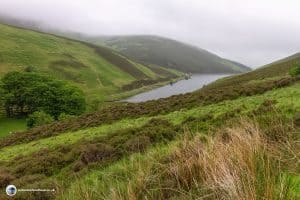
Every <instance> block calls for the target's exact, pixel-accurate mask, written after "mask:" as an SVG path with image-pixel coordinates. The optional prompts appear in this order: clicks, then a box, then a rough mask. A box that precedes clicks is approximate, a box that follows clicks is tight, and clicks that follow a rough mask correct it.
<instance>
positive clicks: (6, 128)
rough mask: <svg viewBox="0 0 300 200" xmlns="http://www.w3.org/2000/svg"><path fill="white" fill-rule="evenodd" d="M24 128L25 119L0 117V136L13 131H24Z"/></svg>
mask: <svg viewBox="0 0 300 200" xmlns="http://www.w3.org/2000/svg"><path fill="white" fill-rule="evenodd" d="M26 128H27V127H26V119H23V118H21V119H15V118H6V117H0V130H1V131H0V138H2V137H5V136H7V135H9V134H11V133H13V132H15V131H19V132H21V131H25V130H26Z"/></svg>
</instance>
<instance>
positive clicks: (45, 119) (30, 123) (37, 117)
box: [27, 111, 54, 128]
mask: <svg viewBox="0 0 300 200" xmlns="http://www.w3.org/2000/svg"><path fill="white" fill-rule="evenodd" d="M51 122H54V119H53V117H52V116H51V115H49V114H47V113H45V112H44V111H36V112H34V113H33V114H31V115H29V117H28V119H27V127H28V128H33V127H35V126H41V125H45V124H50V123H51Z"/></svg>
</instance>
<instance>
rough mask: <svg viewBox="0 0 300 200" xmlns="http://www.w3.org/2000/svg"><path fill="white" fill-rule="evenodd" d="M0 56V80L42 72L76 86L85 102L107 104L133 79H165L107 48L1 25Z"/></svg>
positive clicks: (171, 73)
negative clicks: (16, 73) (9, 75)
mask: <svg viewBox="0 0 300 200" xmlns="http://www.w3.org/2000/svg"><path fill="white" fill-rule="evenodd" d="M0 55H1V56H0V77H1V76H4V75H5V74H6V73H7V72H10V71H15V70H18V71H28V70H29V71H32V70H33V71H35V72H39V73H46V74H48V75H51V76H53V77H55V78H57V79H61V80H65V81H67V82H69V83H71V84H73V85H76V86H78V87H80V88H81V89H82V90H83V92H84V93H85V96H86V99H87V101H88V103H90V102H92V101H93V100H95V99H96V100H99V101H100V102H103V101H109V100H110V96H111V95H114V94H119V93H122V89H121V88H122V87H123V86H124V85H128V84H131V83H132V82H133V81H136V80H148V79H152V80H156V79H159V78H168V77H166V76H164V75H161V74H157V73H156V72H155V71H153V70H152V69H151V68H149V67H146V66H144V65H142V64H138V63H136V62H133V61H131V60H129V59H127V58H125V57H123V56H120V55H119V54H118V53H116V52H114V51H112V50H110V49H108V48H104V47H100V46H96V45H91V44H88V43H84V42H79V41H75V40H70V39H67V38H63V37H58V36H54V35H49V34H45V33H40V32H35V31H30V30H25V29H20V28H15V27H11V26H7V25H2V24H0ZM169 75H170V76H172V78H173V77H174V76H176V77H177V75H178V74H176V73H175V74H174V73H173V72H170V73H169ZM180 76H181V74H180ZM170 79H171V78H170ZM157 82H159V81H157Z"/></svg>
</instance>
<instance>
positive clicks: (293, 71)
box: [289, 65, 300, 77]
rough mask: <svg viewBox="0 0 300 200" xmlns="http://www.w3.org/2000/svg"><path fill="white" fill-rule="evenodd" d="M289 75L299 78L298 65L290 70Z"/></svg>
mask: <svg viewBox="0 0 300 200" xmlns="http://www.w3.org/2000/svg"><path fill="white" fill-rule="evenodd" d="M289 73H290V75H291V76H293V77H296V76H299V75H300V65H297V66H296V67H293V68H292V69H290V72H289Z"/></svg>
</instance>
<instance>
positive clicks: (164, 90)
mask: <svg viewBox="0 0 300 200" xmlns="http://www.w3.org/2000/svg"><path fill="white" fill-rule="evenodd" d="M226 76H230V75H229V74H193V75H192V76H191V78H190V79H188V80H181V81H178V82H176V83H173V84H170V85H166V86H163V87H160V88H156V89H153V90H151V91H148V92H144V93H141V94H138V95H135V96H133V97H130V98H128V99H126V100H125V101H127V102H132V103H137V102H143V101H149V100H153V99H160V98H166V97H169V96H172V95H176V94H184V93H188V92H193V91H195V90H198V89H200V88H202V87H203V86H204V85H207V84H209V83H211V82H214V81H215V80H217V79H219V78H223V77H226Z"/></svg>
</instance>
